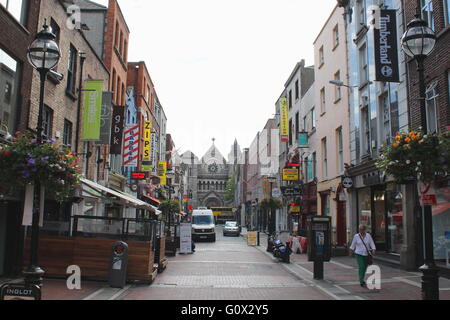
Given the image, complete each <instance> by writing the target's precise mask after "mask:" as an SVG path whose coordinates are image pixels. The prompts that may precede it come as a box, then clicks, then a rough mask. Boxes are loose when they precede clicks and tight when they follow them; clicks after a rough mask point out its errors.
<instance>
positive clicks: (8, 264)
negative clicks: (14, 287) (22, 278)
mask: <svg viewBox="0 0 450 320" xmlns="http://www.w3.org/2000/svg"><path fill="white" fill-rule="evenodd" d="M21 209H22V205H21V204H20V203H18V202H12V201H11V202H4V203H3V204H0V276H3V277H10V276H17V275H19V274H20V272H21V266H22V263H21V261H22V257H23V239H22V236H23V228H22V213H21Z"/></svg>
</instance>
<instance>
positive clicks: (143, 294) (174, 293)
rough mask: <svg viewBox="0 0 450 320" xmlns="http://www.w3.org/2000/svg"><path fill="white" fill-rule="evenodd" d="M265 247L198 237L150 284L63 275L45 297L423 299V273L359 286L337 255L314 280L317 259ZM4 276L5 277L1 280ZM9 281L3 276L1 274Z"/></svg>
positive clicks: (449, 288) (444, 295)
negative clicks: (276, 254) (74, 283)
mask: <svg viewBox="0 0 450 320" xmlns="http://www.w3.org/2000/svg"><path fill="white" fill-rule="evenodd" d="M266 243H267V238H266V236H265V235H264V234H261V246H259V247H250V246H247V244H246V239H245V233H244V234H243V236H241V237H223V236H222V234H221V231H220V228H219V230H218V233H217V241H216V242H215V243H209V242H197V243H196V246H197V248H196V252H195V253H194V254H187V255H182V254H177V255H176V256H175V257H170V258H169V264H168V266H167V269H166V270H165V271H164V272H163V273H161V274H158V277H157V278H156V279H155V281H154V283H153V284H151V285H138V284H128V285H127V286H126V287H125V288H123V289H115V288H110V287H108V285H107V283H105V282H93V281H82V289H81V290H68V289H67V287H66V281H65V280H54V279H46V280H45V281H44V286H43V290H42V293H43V299H44V300H115V299H117V300H420V299H421V273H420V272H407V271H404V270H401V269H398V268H393V267H390V266H386V265H382V264H380V265H379V267H380V269H381V277H382V280H381V290H368V289H366V288H361V287H360V286H359V283H358V281H357V266H356V261H355V260H354V259H353V258H350V257H334V258H333V259H332V261H331V262H327V263H325V265H324V278H325V279H324V280H314V278H313V263H312V262H308V261H307V256H306V255H305V254H293V255H292V256H291V263H290V264H284V263H280V262H278V261H277V260H276V259H274V258H273V257H272V255H271V254H269V253H267V252H266ZM0 280H1V279H0ZM3 280H5V279H3ZM439 284H440V298H441V300H450V280H449V279H446V278H443V277H441V278H440V283H439Z"/></svg>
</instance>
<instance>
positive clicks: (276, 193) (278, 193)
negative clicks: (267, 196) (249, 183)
mask: <svg viewBox="0 0 450 320" xmlns="http://www.w3.org/2000/svg"><path fill="white" fill-rule="evenodd" d="M281 195H282V193H281V190H280V188H273V190H272V197H274V198H279V197H281Z"/></svg>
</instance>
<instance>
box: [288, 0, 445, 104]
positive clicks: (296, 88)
mask: <svg viewBox="0 0 450 320" xmlns="http://www.w3.org/2000/svg"><path fill="white" fill-rule="evenodd" d="M449 1H450V0H449ZM298 98H300V86H299V83H298V80H297V81H295V100H298Z"/></svg>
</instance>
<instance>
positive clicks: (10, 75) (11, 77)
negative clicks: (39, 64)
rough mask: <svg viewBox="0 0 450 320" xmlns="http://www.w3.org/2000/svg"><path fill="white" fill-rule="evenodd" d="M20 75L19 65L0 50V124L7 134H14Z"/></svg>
mask: <svg viewBox="0 0 450 320" xmlns="http://www.w3.org/2000/svg"><path fill="white" fill-rule="evenodd" d="M20 74H21V72H20V65H19V63H18V62H17V61H16V60H15V59H13V58H12V57H11V56H9V55H8V54H7V53H6V52H4V51H3V50H2V49H0V124H3V125H5V126H7V127H8V130H9V132H15V127H14V125H15V123H16V116H17V106H16V103H17V98H18V88H20V84H19V81H20ZM3 129H4V128H3ZM3 129H2V128H0V130H3Z"/></svg>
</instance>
